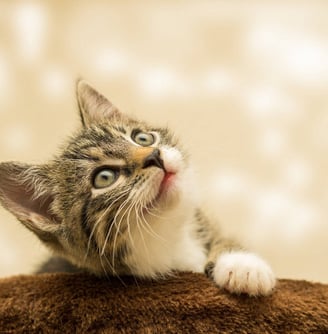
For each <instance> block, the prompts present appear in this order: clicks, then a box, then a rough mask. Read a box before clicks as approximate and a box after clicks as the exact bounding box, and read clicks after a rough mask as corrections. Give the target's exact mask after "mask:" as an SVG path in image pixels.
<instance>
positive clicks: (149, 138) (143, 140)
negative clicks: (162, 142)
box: [132, 132, 155, 146]
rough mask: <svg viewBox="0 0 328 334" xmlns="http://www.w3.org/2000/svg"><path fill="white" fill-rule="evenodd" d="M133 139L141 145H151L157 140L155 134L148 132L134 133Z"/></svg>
mask: <svg viewBox="0 0 328 334" xmlns="http://www.w3.org/2000/svg"><path fill="white" fill-rule="evenodd" d="M132 139H133V140H134V141H135V142H136V143H137V144H139V145H141V146H150V145H152V144H154V142H155V136H154V135H153V134H152V133H146V132H137V133H136V134H134V135H132Z"/></svg>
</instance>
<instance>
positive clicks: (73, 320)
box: [0, 273, 328, 334]
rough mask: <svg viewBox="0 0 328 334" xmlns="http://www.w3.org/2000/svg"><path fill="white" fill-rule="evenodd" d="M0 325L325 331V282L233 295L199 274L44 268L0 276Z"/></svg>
mask: <svg viewBox="0 0 328 334" xmlns="http://www.w3.org/2000/svg"><path fill="white" fill-rule="evenodd" d="M0 333H261V334H263V333H328V285H323V284H318V283H316V284H315V283H309V282H306V281H293V280H280V281H279V283H278V287H277V290H276V291H275V293H274V294H273V295H272V296H270V297H265V298H264V297H262V298H249V297H246V296H232V295H229V294H228V293H226V292H224V291H221V290H219V289H218V288H217V287H216V286H214V284H213V283H212V282H211V281H209V280H208V279H207V278H206V277H205V276H203V275H201V274H190V273H183V274H178V275H176V276H175V277H172V278H169V279H167V280H161V281H157V282H149V281H148V282H141V281H138V282H136V281H135V280H134V279H132V278H125V279H124V285H123V284H122V282H120V281H119V280H116V279H112V278H111V279H110V280H108V279H99V278H95V277H92V276H89V275H86V274H42V275H31V276H17V277H11V278H5V279H1V280H0Z"/></svg>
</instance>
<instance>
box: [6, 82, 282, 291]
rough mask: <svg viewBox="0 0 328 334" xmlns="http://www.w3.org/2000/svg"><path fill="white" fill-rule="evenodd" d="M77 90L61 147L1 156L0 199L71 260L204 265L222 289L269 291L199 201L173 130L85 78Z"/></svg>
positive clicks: (100, 270) (154, 267) (155, 273)
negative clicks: (26, 156)
mask: <svg viewBox="0 0 328 334" xmlns="http://www.w3.org/2000/svg"><path fill="white" fill-rule="evenodd" d="M77 98H78V103H79V110H80V115H81V120H82V125H83V126H82V128H81V129H80V130H79V131H78V132H77V133H76V134H75V135H74V136H72V138H71V139H70V140H69V141H68V143H67V144H66V146H65V147H64V149H63V150H62V153H61V154H60V155H58V156H57V157H56V158H55V159H53V160H52V161H50V162H48V163H46V164H43V165H26V164H21V163H14V162H9V163H1V164H0V201H1V203H2V205H3V206H4V207H5V208H6V209H8V210H9V211H10V212H12V213H13V214H14V215H15V216H16V217H17V218H18V219H19V220H20V221H21V222H22V223H23V224H24V225H25V226H26V227H27V228H28V229H30V230H31V231H33V232H34V233H35V234H36V235H37V236H38V237H39V238H40V240H41V241H43V242H44V243H45V244H46V245H47V246H48V247H49V248H50V249H51V250H52V251H53V252H54V254H56V255H59V256H61V257H63V258H65V259H67V260H68V261H69V262H70V263H72V264H73V265H74V267H73V268H81V269H83V270H87V271H89V272H91V273H93V274H96V275H135V276H138V277H146V278H148V277H150V278H156V277H162V276H166V275H168V274H170V273H171V272H172V271H176V270H178V271H194V272H204V271H205V272H206V274H207V275H208V276H209V277H211V278H212V279H213V280H214V281H215V282H216V284H217V285H218V286H220V287H223V288H225V289H227V290H229V291H230V292H234V293H248V294H249V295H266V294H269V293H271V291H272V290H273V288H274V286H275V278H274V275H273V273H272V271H271V269H270V267H269V266H268V265H267V264H266V263H265V262H264V261H263V260H262V259H261V258H259V257H258V256H256V255H254V254H251V253H249V252H247V251H245V250H243V249H242V247H241V246H240V245H238V244H237V243H236V242H234V241H232V240H228V239H225V238H223V237H222V235H221V233H220V231H219V228H218V225H217V224H216V223H215V222H214V221H212V220H209V219H208V218H207V217H206V216H205V215H204V213H203V212H202V211H201V210H200V209H199V204H198V198H197V186H196V185H194V182H193V181H194V176H193V173H192V169H191V167H190V164H189V161H188V156H187V155H186V153H185V152H184V149H183V148H182V147H181V146H180V144H179V143H178V141H177V140H176V138H175V137H174V136H173V135H172V133H171V132H170V131H169V130H168V129H163V128H156V127H152V126H150V125H148V124H146V123H144V122H139V121H136V120H134V119H132V118H130V117H128V116H127V115H125V114H123V113H121V112H120V111H119V110H118V109H117V108H116V107H115V106H113V105H112V104H111V103H110V102H109V101H108V100H107V99H106V98H105V97H104V96H103V95H101V94H100V93H98V92H97V91H96V90H94V89H93V88H92V87H90V86H89V85H88V84H87V83H85V82H84V81H80V82H79V83H78V86H77ZM52 261H53V260H52ZM54 263H55V262H54V261H53V262H52V264H54ZM50 267H51V268H53V267H52V266H48V268H50ZM69 267H70V270H71V269H72V267H71V266H69ZM52 270H53V269H52Z"/></svg>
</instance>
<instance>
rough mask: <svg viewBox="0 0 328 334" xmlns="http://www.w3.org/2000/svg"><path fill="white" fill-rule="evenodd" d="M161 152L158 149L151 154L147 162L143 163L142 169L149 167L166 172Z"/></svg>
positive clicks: (146, 159)
mask: <svg viewBox="0 0 328 334" xmlns="http://www.w3.org/2000/svg"><path fill="white" fill-rule="evenodd" d="M160 154H161V152H160V150H159V149H158V148H156V149H155V150H154V151H153V152H152V153H151V154H149V155H148V156H147V157H146V158H145V160H144V161H143V166H142V168H148V167H152V166H153V167H158V168H161V169H163V170H165V168H164V162H163V160H162V159H161V157H160Z"/></svg>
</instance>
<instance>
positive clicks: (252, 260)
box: [213, 252, 276, 296]
mask: <svg viewBox="0 0 328 334" xmlns="http://www.w3.org/2000/svg"><path fill="white" fill-rule="evenodd" d="M213 277H214V281H215V283H216V284H217V285H218V286H219V287H221V288H224V289H226V290H228V291H229V292H231V293H237V294H240V293H247V294H248V295H250V296H266V295H269V294H270V293H271V292H272V291H273V289H274V287H275V283H276V280H275V276H274V274H273V272H272V270H271V268H270V267H269V265H268V264H267V263H266V262H265V261H263V260H262V259H261V258H260V257H258V256H256V255H255V254H251V253H247V252H231V253H224V254H222V255H221V256H220V257H219V258H218V259H217V261H216V264H215V267H214V270H213Z"/></svg>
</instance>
